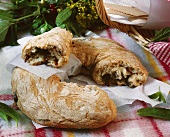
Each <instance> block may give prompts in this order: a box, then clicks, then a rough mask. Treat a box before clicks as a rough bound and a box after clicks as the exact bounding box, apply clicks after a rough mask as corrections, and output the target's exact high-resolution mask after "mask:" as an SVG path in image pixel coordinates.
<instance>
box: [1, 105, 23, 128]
mask: <svg viewBox="0 0 170 137" xmlns="http://www.w3.org/2000/svg"><path fill="white" fill-rule="evenodd" d="M0 117H1V118H2V119H3V120H5V121H7V122H8V121H9V118H12V119H14V120H15V121H16V124H17V126H18V121H19V119H20V116H19V114H18V112H17V111H16V110H14V109H12V108H11V107H9V106H8V105H6V104H4V103H2V102H0Z"/></svg>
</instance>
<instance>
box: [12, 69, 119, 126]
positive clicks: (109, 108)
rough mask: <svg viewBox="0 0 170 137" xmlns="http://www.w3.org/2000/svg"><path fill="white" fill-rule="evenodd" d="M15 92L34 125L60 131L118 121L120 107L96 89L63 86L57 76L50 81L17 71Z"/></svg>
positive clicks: (15, 71)
mask: <svg viewBox="0 0 170 137" xmlns="http://www.w3.org/2000/svg"><path fill="white" fill-rule="evenodd" d="M12 91H13V93H14V94H15V95H16V96H17V98H18V101H17V105H18V107H19V109H20V110H21V111H22V112H23V113H24V114H25V115H27V116H28V117H29V118H30V119H32V120H33V121H34V122H37V123H39V124H41V125H44V126H50V127H57V128H77V129H86V128H90V129H92V128H99V127H102V126H105V125H106V124H108V123H109V122H111V121H113V120H114V119H115V118H116V113H117V112H116V106H115V105H114V103H113V101H112V100H111V99H110V98H109V97H108V95H107V93H105V92H104V91H103V90H102V89H100V88H99V87H97V86H95V85H86V86H81V85H78V84H76V83H66V82H60V79H59V77H58V76H57V75H52V76H51V77H49V78H48V79H47V80H45V79H42V78H40V77H38V76H36V75H34V74H32V73H30V72H28V71H26V70H23V69H21V68H15V69H14V70H13V74H12Z"/></svg>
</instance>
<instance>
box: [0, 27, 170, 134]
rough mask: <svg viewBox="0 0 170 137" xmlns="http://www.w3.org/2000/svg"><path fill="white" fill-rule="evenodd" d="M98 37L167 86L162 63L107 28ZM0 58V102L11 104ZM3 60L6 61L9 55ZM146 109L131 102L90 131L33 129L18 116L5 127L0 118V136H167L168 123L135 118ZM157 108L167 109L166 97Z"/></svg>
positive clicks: (169, 104) (168, 70) (169, 77)
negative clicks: (121, 48)
mask: <svg viewBox="0 0 170 137" xmlns="http://www.w3.org/2000/svg"><path fill="white" fill-rule="evenodd" d="M98 35H100V36H101V37H107V38H110V39H114V40H116V41H118V42H119V43H121V44H122V45H123V46H124V47H125V48H127V49H129V50H131V51H132V52H134V53H135V54H136V55H137V56H138V57H139V58H140V60H141V61H142V63H143V65H144V66H145V67H146V69H147V70H148V71H149V73H150V76H152V77H154V78H157V79H159V80H161V81H163V82H166V83H168V84H170V68H168V67H165V66H164V63H163V62H161V61H160V60H158V59H157V58H156V57H155V56H153V55H152V54H151V53H150V52H147V51H146V50H144V49H143V48H142V47H141V46H139V45H137V44H136V42H134V41H133V40H132V39H131V38H130V37H128V36H127V35H126V34H122V33H121V32H118V31H117V30H115V29H111V28H109V29H106V30H104V31H102V32H99V33H98ZM4 56H5V55H3V54H1V53H0V58H1V60H0V66H1V67H0V101H1V102H4V103H6V104H12V102H13V96H12V93H11V87H10V79H9V78H10V75H9V74H8V73H7V72H6V70H5V64H4V62H5V61H4V60H2V58H3V57H4ZM6 57H7V58H9V57H10V55H8V56H6ZM3 68H4V69H3ZM2 83H3V85H2ZM147 106H149V105H148V104H146V103H144V102H142V101H135V102H134V103H133V104H131V105H125V106H122V107H119V108H118V114H117V118H116V119H115V120H114V121H113V122H111V123H110V124H108V125H107V126H105V127H102V128H99V129H93V130H71V129H57V128H40V129H35V127H34V126H33V124H32V122H31V121H30V120H29V119H28V118H27V117H26V116H24V115H23V114H22V113H21V120H20V122H19V124H18V127H17V126H16V124H15V122H14V121H11V122H10V123H9V124H8V123H6V122H5V121H3V120H2V119H0V137H34V136H35V137H170V122H169V121H166V120H159V119H153V118H145V117H140V116H138V115H137V113H136V111H137V110H138V109H140V108H144V107H147ZM161 107H166V108H169V109H170V96H169V97H168V98H167V103H166V104H164V105H161Z"/></svg>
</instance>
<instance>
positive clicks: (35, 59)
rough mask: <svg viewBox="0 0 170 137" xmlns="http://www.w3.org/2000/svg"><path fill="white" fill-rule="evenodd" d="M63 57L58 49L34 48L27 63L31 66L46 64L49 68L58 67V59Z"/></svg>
mask: <svg viewBox="0 0 170 137" xmlns="http://www.w3.org/2000/svg"><path fill="white" fill-rule="evenodd" d="M59 57H61V53H60V52H57V51H56V49H54V48H53V49H40V48H37V47H34V48H32V49H31V51H30V54H27V57H26V59H25V62H27V63H30V64H31V65H41V64H46V65H48V66H52V67H57V65H58V59H59Z"/></svg>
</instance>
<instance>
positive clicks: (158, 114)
mask: <svg viewBox="0 0 170 137" xmlns="http://www.w3.org/2000/svg"><path fill="white" fill-rule="evenodd" d="M137 114H138V115H140V116H149V117H154V118H160V119H165V120H170V109H165V108H152V107H148V108H142V109H139V110H138V111H137Z"/></svg>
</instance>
